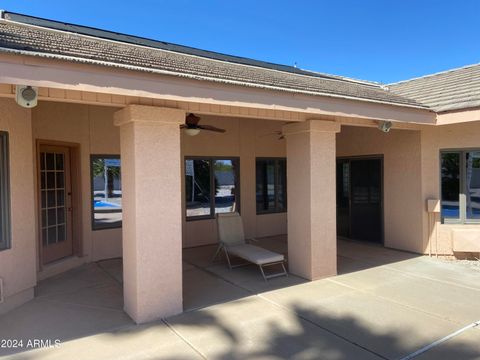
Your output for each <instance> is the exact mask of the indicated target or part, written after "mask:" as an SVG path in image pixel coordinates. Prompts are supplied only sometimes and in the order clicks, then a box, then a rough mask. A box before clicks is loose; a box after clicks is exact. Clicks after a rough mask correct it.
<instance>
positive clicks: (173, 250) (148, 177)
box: [114, 105, 185, 323]
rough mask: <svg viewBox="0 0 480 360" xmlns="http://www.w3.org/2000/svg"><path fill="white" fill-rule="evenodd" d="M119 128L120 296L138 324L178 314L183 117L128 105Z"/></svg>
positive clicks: (117, 118)
mask: <svg viewBox="0 0 480 360" xmlns="http://www.w3.org/2000/svg"><path fill="white" fill-rule="evenodd" d="M114 118H115V125H117V126H120V146H121V151H120V153H121V161H122V192H123V230H122V231H123V233H122V235H123V294H124V308H125V311H126V312H127V313H128V314H129V315H130V316H131V317H132V319H133V320H134V321H135V322H137V323H144V322H147V321H151V320H155V319H158V318H162V317H166V316H171V315H174V314H178V313H180V312H182V210H181V177H180V176H181V175H180V174H181V157H180V128H179V124H181V123H183V122H184V121H185V112H184V111H182V110H177V109H168V108H158V107H153V106H142V105H130V106H127V107H125V108H124V109H122V110H120V111H118V112H116V113H115V115H114Z"/></svg>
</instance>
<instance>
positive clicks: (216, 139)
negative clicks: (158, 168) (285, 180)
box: [182, 116, 287, 247]
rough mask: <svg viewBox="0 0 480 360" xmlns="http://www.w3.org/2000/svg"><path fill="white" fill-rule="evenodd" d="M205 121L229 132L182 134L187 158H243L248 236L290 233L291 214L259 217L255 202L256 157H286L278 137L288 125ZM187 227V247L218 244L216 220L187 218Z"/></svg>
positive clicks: (243, 205) (242, 189)
mask: <svg viewBox="0 0 480 360" xmlns="http://www.w3.org/2000/svg"><path fill="white" fill-rule="evenodd" d="M201 122H202V123H204V124H209V125H214V126H218V127H220V128H224V129H226V130H227V131H226V133H224V134H218V133H212V132H201V133H200V134H199V135H197V136H194V137H190V136H186V135H185V134H182V154H183V156H220V157H221V156H225V157H240V206H241V213H242V218H243V221H244V224H245V232H246V236H247V237H263V236H271V235H278V234H286V233H287V214H286V213H280V214H264V215H256V203H255V158H256V157H286V144H285V140H278V135H276V134H275V131H279V130H281V127H282V125H283V124H284V122H281V121H267V120H257V119H239V118H218V117H213V116H202V120H201ZM184 213H185V212H184ZM183 226H184V236H183V244H184V246H185V247H189V246H198V245H205V244H211V243H215V242H217V233H216V224H215V220H195V221H186V220H185V217H184V219H183Z"/></svg>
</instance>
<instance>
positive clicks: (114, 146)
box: [32, 102, 122, 261]
mask: <svg viewBox="0 0 480 360" xmlns="http://www.w3.org/2000/svg"><path fill="white" fill-rule="evenodd" d="M115 110H117V109H115V108H111V107H101V106H91V105H80V104H67V103H55V102H40V103H39V104H38V106H37V107H35V108H34V109H33V110H32V127H33V138H34V141H36V140H37V139H41V140H53V141H61V142H68V143H76V144H79V145H80V174H81V181H80V182H81V199H82V201H81V214H82V240H83V241H82V242H83V244H82V255H83V256H84V259H85V261H95V260H99V259H105V258H112V257H119V256H121V255H122V237H121V229H108V230H96V231H92V225H91V195H90V188H91V184H90V155H91V154H112V155H119V154H120V135H119V129H118V127H116V126H114V125H113V113H114V112H115Z"/></svg>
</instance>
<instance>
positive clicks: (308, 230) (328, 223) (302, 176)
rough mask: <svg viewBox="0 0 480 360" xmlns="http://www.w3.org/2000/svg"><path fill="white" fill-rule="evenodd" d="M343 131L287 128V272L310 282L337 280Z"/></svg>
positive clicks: (313, 125) (304, 125)
mask: <svg viewBox="0 0 480 360" xmlns="http://www.w3.org/2000/svg"><path fill="white" fill-rule="evenodd" d="M339 131H340V124H338V123H335V122H333V121H324V120H309V121H305V122H301V123H293V124H288V125H285V126H284V127H283V134H284V135H285V137H286V139H287V187H288V190H287V194H288V262H289V271H290V272H291V273H292V274H295V275H298V276H301V277H303V278H305V279H309V280H316V279H320V278H324V277H327V276H332V275H336V274H337V229H336V155H335V153H336V151H335V147H336V141H335V134H336V133H337V132H339Z"/></svg>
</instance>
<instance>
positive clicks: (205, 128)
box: [197, 125, 225, 133]
mask: <svg viewBox="0 0 480 360" xmlns="http://www.w3.org/2000/svg"><path fill="white" fill-rule="evenodd" d="M197 128H199V129H202V130H207V131H215V132H219V133H224V132H225V129H220V128H217V127H215V126H211V125H198V126H197Z"/></svg>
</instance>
